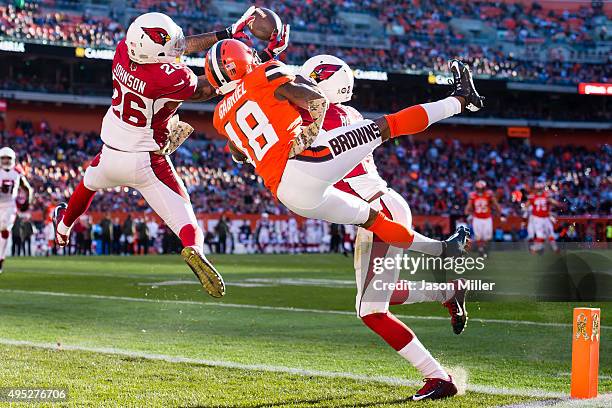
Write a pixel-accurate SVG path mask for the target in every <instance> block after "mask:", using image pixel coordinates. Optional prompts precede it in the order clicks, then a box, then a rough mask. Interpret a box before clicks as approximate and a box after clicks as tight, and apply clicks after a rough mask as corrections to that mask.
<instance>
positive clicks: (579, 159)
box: [2, 121, 612, 216]
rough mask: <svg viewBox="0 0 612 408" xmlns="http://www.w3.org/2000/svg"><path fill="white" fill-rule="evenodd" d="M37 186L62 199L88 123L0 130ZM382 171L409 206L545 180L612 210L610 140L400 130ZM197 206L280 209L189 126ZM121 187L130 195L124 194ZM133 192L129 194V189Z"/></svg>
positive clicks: (128, 206)
mask: <svg viewBox="0 0 612 408" xmlns="http://www.w3.org/2000/svg"><path fill="white" fill-rule="evenodd" d="M2 143H3V145H8V146H11V147H12V148H13V149H15V151H16V152H17V154H18V157H19V162H20V163H21V165H22V167H23V168H24V170H25V172H26V174H28V177H30V179H31V180H32V184H33V186H34V187H35V188H36V191H37V192H39V193H38V194H37V200H38V202H37V203H36V204H35V206H36V207H37V208H41V209H42V208H44V207H45V205H46V204H48V203H47V202H46V201H47V200H49V199H50V198H52V199H55V200H65V199H66V198H68V197H69V196H70V194H71V192H72V191H73V188H74V187H75V185H76V183H78V181H79V180H80V179H81V175H82V172H83V166H84V165H86V164H87V162H88V160H90V159H91V158H92V157H94V156H95V155H96V154H97V152H98V151H99V149H100V147H101V142H100V139H99V135H98V134H97V133H95V132H91V133H84V132H72V131H69V130H55V131H53V130H51V127H50V125H49V124H48V123H46V122H44V121H43V122H40V123H39V124H36V125H34V124H32V123H30V122H24V121H20V122H18V123H17V125H16V126H15V128H14V129H7V130H5V132H3V137H2ZM376 156H377V157H380V160H377V164H378V169H379V172H380V174H381V176H382V177H383V178H384V179H385V180H387V181H388V182H389V184H390V185H391V186H392V187H393V188H394V189H396V190H397V191H398V192H400V193H401V194H402V195H404V196H405V197H406V198H407V199H408V202H409V203H410V205H411V206H412V208H413V211H414V212H415V213H416V214H428V215H460V214H463V209H464V207H465V204H466V200H467V195H468V193H469V192H470V191H471V190H472V188H473V183H474V182H475V181H476V180H478V179H484V180H486V181H487V182H488V183H489V187H490V188H491V189H492V190H493V191H494V192H495V194H496V196H497V197H498V199H499V201H500V203H501V205H502V207H503V209H504V215H506V216H507V215H522V210H523V207H522V206H523V204H524V202H525V200H526V194H527V192H528V191H529V186H530V185H532V184H533V183H534V182H535V181H536V180H545V181H546V182H547V183H548V187H549V189H550V191H551V193H552V195H553V197H554V198H556V199H558V200H559V201H561V202H562V203H563V205H564V206H563V208H561V209H559V210H558V214H559V215H581V214H600V215H609V214H610V213H611V211H612V206H611V205H612V186H611V185H610V176H611V174H612V148H611V147H610V145H604V146H602V147H601V148H600V149H599V150H598V151H589V150H587V149H585V148H581V147H575V146H559V147H555V148H554V149H544V148H542V147H538V146H530V145H528V144H523V143H520V144H516V143H512V144H505V145H499V146H492V145H488V144H478V145H472V144H465V143H461V142H459V141H457V140H455V141H452V142H450V143H446V142H443V141H442V140H441V139H435V140H429V141H423V140H413V139H411V138H403V139H402V141H401V142H397V143H396V144H395V145H392V144H387V145H384V146H383V147H381V148H379V149H377V151H376ZM173 160H174V163H175V166H176V170H177V173H178V174H179V176H180V177H181V178H182V179H183V181H184V182H185V185H186V186H187V189H188V190H189V193H190V194H191V197H192V201H193V204H194V208H195V210H196V211H197V212H204V213H224V212H227V211H231V212H235V213H246V214H262V213H264V212H265V213H269V214H285V213H286V210H285V209H284V207H282V205H280V204H279V203H277V202H276V201H275V200H274V198H273V197H272V195H271V194H270V193H269V192H267V190H265V188H264V187H263V185H262V184H261V182H260V180H259V179H258V177H257V176H256V175H255V174H254V173H253V171H252V170H253V169H252V167H251V166H248V165H244V166H241V165H236V164H235V163H233V162H232V160H231V156H230V154H229V153H228V152H227V150H226V147H225V146H224V145H223V144H222V142H221V141H220V140H219V139H211V138H207V137H206V136H205V135H202V134H200V135H196V136H195V137H194V140H192V141H190V142H188V143H187V144H186V145H185V146H183V147H181V148H180V149H179V150H178V151H177V153H175V155H174V156H173ZM126 192H127V194H128V196H126ZM129 196H132V197H131V198H128V197H129ZM92 209H93V210H95V211H129V210H135V211H142V210H145V209H147V204H146V203H145V201H144V200H143V199H142V197H140V195H139V194H138V193H137V192H135V191H128V190H125V191H116V192H109V193H106V194H100V195H99V196H98V197H97V198H96V199H95V200H94V203H93V208H92Z"/></svg>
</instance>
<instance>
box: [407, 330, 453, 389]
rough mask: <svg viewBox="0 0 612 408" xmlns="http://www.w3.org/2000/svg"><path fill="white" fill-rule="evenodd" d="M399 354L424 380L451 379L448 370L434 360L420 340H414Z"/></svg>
mask: <svg viewBox="0 0 612 408" xmlns="http://www.w3.org/2000/svg"><path fill="white" fill-rule="evenodd" d="M398 353H399V354H400V356H402V357H404V358H405V359H406V360H408V361H409V362H410V364H412V365H413V366H414V367H415V368H416V369H417V370H419V372H420V373H421V374H422V375H423V377H424V378H441V379H443V380H447V381H448V380H449V379H450V377H449V376H448V373H447V372H446V370H445V369H444V368H442V366H441V365H440V363H438V360H436V359H435V358H433V356H432V355H431V353H430V352H429V351H428V350H427V349H426V348H425V346H423V344H422V343H421V342H420V341H419V339H418V338H416V337H415V338H413V339H412V341H411V342H410V343H408V344H407V345H406V346H404V348H403V349H401V350H400V351H398Z"/></svg>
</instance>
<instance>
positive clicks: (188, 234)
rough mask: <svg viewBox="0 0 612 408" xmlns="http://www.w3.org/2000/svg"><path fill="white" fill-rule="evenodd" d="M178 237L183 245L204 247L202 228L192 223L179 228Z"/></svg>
mask: <svg viewBox="0 0 612 408" xmlns="http://www.w3.org/2000/svg"><path fill="white" fill-rule="evenodd" d="M179 238H180V239H181V243H182V244H183V246H184V247H188V246H195V247H198V248H199V249H200V250H202V249H204V234H203V233H202V230H201V229H199V228H198V227H196V226H195V225H193V224H187V225H185V226H183V228H181V231H180V232H179Z"/></svg>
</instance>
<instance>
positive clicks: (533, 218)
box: [527, 181, 561, 253]
mask: <svg viewBox="0 0 612 408" xmlns="http://www.w3.org/2000/svg"><path fill="white" fill-rule="evenodd" d="M533 188H534V191H533V193H532V194H529V197H528V200H529V201H528V203H527V211H528V212H530V214H529V225H528V230H529V231H531V232H532V234H533V244H532V246H531V252H533V253H535V252H541V251H542V250H544V242H546V241H548V242H549V243H550V247H551V248H552V249H553V251H555V252H556V251H558V250H559V248H558V247H557V242H556V241H555V229H554V225H553V221H552V216H551V214H550V210H551V207H552V206H554V207H559V206H561V203H560V202H558V201H557V200H555V199H553V198H552V197H550V196H549V195H548V192H547V191H546V185H545V184H544V183H543V182H541V181H538V182H536V183H535V184H534V186H533Z"/></svg>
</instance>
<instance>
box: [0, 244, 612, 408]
mask: <svg viewBox="0 0 612 408" xmlns="http://www.w3.org/2000/svg"><path fill="white" fill-rule="evenodd" d="M507 256H508V259H506V260H504V259H500V260H499V262H515V261H516V258H515V257H516V255H512V254H509V255H507ZM211 259H212V260H213V261H214V262H215V263H216V265H217V267H218V268H219V270H220V271H221V272H222V273H223V275H224V277H225V279H226V282H227V286H228V291H227V292H228V293H227V295H226V297H225V298H224V299H223V300H221V301H217V300H215V299H213V298H210V297H209V296H207V295H206V294H205V293H204V292H203V291H202V290H201V289H200V287H199V286H198V285H197V282H196V280H195V277H193V275H192V274H191V272H190V271H189V270H188V268H187V267H186V266H185V265H184V264H183V263H182V260H181V259H180V257H178V256H149V257H107V258H96V257H94V258H80V257H71V258H47V259H44V258H37V259H35V258H20V259H8V260H7V261H6V262H5V268H4V269H5V272H4V273H3V274H2V275H0V388H2V387H57V388H66V389H68V392H69V400H68V405H70V406H147V407H149V406H160V407H162V406H163V407H174V406H180V407H197V406H202V407H214V406H224V407H264V406H308V407H326V406H334V407H354V406H359V407H369V406H384V407H390V406H406V405H409V404H413V403H411V402H409V401H408V398H409V397H410V395H411V394H412V393H413V392H414V391H415V390H416V389H417V388H418V387H419V383H420V380H421V378H420V377H419V375H418V373H417V372H416V371H415V370H413V369H412V368H411V367H409V366H408V365H407V363H406V362H405V361H404V360H403V359H402V358H401V357H399V356H398V355H397V354H396V353H395V352H394V351H393V350H392V349H391V348H389V347H388V346H387V345H386V344H385V343H384V342H383V341H382V340H381V339H379V338H378V337H377V336H376V335H375V334H374V333H372V332H370V331H369V329H367V328H366V327H365V326H364V325H363V324H362V323H361V322H360V321H359V320H358V319H357V318H356V317H355V315H354V297H355V288H354V284H352V281H353V280H354V272H353V271H352V262H351V260H350V259H348V258H344V257H342V256H339V255H291V256H289V255H263V256H262V255H252V256H229V255H228V256H213V257H211ZM574 306H593V307H601V308H602V316H603V318H602V324H603V329H602V340H601V350H600V355H601V361H600V375H601V376H600V387H599V389H600V393H611V392H612V377H611V375H612V341H610V336H611V335H612V329H611V328H610V325H609V324H608V325H607V324H606V322H607V317H608V313H609V311H610V310H611V306H612V304H611V303H593V304H589V303H588V302H585V303H581V304H570V303H535V302H505V303H500V302H485V301H475V302H472V303H471V304H469V306H468V310H469V312H470V318H471V320H470V323H469V325H468V328H467V329H466V331H465V332H464V333H463V334H462V335H461V336H456V335H454V334H453V333H452V330H451V327H450V324H449V321H448V315H447V312H446V310H445V309H443V308H442V307H441V306H440V305H439V304H418V305H406V306H395V307H392V311H393V312H394V313H396V314H397V315H398V316H400V317H401V318H402V320H403V321H404V322H406V323H407V324H408V325H409V326H410V327H411V328H413V330H414V331H415V332H416V334H417V335H418V336H419V338H420V339H421V341H422V342H423V343H424V344H425V345H426V346H428V347H429V348H430V350H431V351H432V353H433V354H434V355H435V356H437V357H439V359H440V361H441V362H442V363H443V364H444V365H445V366H446V367H447V368H449V370H450V371H451V373H454V374H455V376H456V377H457V378H458V379H459V380H460V381H461V382H462V383H463V384H467V385H466V386H467V389H466V391H465V394H464V395H462V396H459V397H457V398H454V399H451V400H446V401H438V402H435V403H420V404H419V405H421V406H426V407H428V406H436V407H479V408H480V407H496V406H538V405H537V401H546V404H557V400H560V399H561V398H562V397H563V396H565V395H568V393H569V380H570V377H569V372H570V364H571V360H570V355H571V327H570V325H571V316H572V308H573V307H574ZM606 398H608V397H607V396H604V401H598V402H595V403H593V404H591V405H588V406H606V407H609V406H612V400H611V399H609V398H608V399H606ZM534 401H535V403H534ZM1 404H2V403H1V402H0V405H1ZM521 404H522V405H521ZM561 404H567V403H561ZM582 404H584V403H582ZM50 405H51V404H50ZM570 405H571V406H587V405H576V404H572V403H570ZM53 406H58V404H53ZM555 406H556V405H555ZM559 406H562V405H559Z"/></svg>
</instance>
